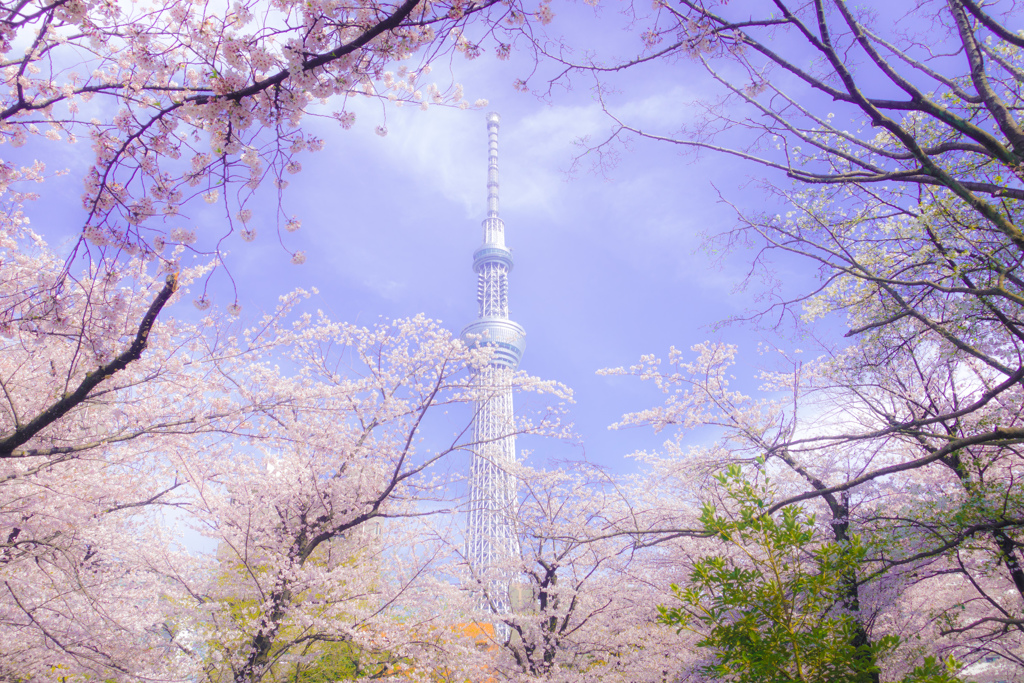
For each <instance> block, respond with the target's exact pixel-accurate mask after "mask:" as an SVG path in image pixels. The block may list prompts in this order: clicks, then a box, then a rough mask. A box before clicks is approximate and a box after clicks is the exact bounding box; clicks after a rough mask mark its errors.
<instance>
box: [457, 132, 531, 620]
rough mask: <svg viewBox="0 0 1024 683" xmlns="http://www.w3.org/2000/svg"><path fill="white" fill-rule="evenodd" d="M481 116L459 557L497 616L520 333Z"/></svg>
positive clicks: (511, 507)
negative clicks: (467, 454)
mask: <svg viewBox="0 0 1024 683" xmlns="http://www.w3.org/2000/svg"><path fill="white" fill-rule="evenodd" d="M500 120H501V119H500V117H499V116H498V115H497V114H496V113H493V112H492V113H490V114H488V115H487V139H488V162H487V218H485V219H484V222H483V228H484V242H483V245H481V246H480V247H479V248H478V249H477V250H476V251H475V252H474V253H473V270H475V271H476V273H477V301H478V302H479V304H480V313H479V317H478V318H477V320H476V321H475V322H473V323H472V324H470V325H469V326H467V327H466V329H465V330H463V331H462V337H463V339H465V340H466V341H467V342H468V343H470V344H481V345H486V346H489V347H491V348H492V349H493V352H494V355H493V356H492V358H491V361H490V363H489V364H488V365H487V367H485V368H481V369H480V370H479V371H478V372H477V373H476V374H475V376H474V378H473V381H474V383H475V384H476V388H477V389H478V390H479V392H480V393H479V396H480V399H479V400H478V402H477V403H476V406H475V408H476V418H475V420H474V424H473V437H474V438H473V441H474V442H475V444H476V447H475V448H474V452H473V461H472V465H471V466H470V478H469V490H470V494H469V496H470V505H469V519H468V524H467V529H466V555H467V558H468V560H469V563H470V566H471V567H472V569H473V572H474V574H475V576H476V577H477V578H478V579H479V580H480V581H481V582H482V583H483V585H484V586H485V587H486V595H483V594H482V595H481V596H480V604H481V606H482V607H484V608H485V609H488V610H490V611H492V612H495V613H497V614H502V613H504V612H506V611H507V610H508V608H509V595H508V586H509V578H510V576H509V570H508V562H509V560H511V559H512V558H514V557H516V556H517V555H518V552H519V540H518V537H517V534H516V525H515V508H516V482H515V477H514V476H512V474H511V473H510V472H509V469H508V468H509V466H510V465H512V464H513V463H514V462H515V460H516V439H515V426H514V416H513V412H512V388H511V379H510V376H511V373H513V372H514V371H515V370H516V368H518V367H519V361H520V359H521V358H522V357H523V351H524V350H525V348H526V331H525V330H524V329H523V327H522V326H521V325H519V324H518V323H516V322H513V321H512V320H509V317H508V273H509V271H510V270H512V252H511V251H509V249H508V247H506V246H505V224H504V223H503V222H502V220H501V218H499V217H498V124H499V122H500Z"/></svg>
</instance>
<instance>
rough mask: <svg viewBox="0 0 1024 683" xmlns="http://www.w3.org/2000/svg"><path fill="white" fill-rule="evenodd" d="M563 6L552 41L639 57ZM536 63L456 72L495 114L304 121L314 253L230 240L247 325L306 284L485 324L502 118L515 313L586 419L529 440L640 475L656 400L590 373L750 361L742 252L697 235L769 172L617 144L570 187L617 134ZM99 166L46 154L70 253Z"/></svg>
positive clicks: (642, 81)
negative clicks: (546, 83)
mask: <svg viewBox="0 0 1024 683" xmlns="http://www.w3.org/2000/svg"><path fill="white" fill-rule="evenodd" d="M562 9H563V10H565V11H564V13H563V14H562V15H561V16H560V17H559V19H558V20H557V21H556V23H555V24H554V25H553V26H552V27H550V31H551V33H552V34H558V33H559V32H560V31H566V30H567V28H568V31H569V32H570V33H571V34H573V35H572V36H570V37H572V38H573V39H575V40H577V41H579V44H581V46H582V47H584V48H585V47H586V46H587V43H588V41H589V42H593V41H596V40H598V39H600V41H601V45H602V47H603V49H605V50H606V51H608V53H609V54H615V53H616V51H617V50H621V53H619V54H625V53H627V52H629V51H630V49H635V48H637V47H639V38H638V37H637V36H635V35H633V34H630V33H628V32H620V31H617V30H616V29H615V28H614V26H615V22H614V21H611V22H598V20H597V19H595V13H594V11H593V10H591V9H590V8H589V7H585V6H582V5H580V6H575V5H573V6H568V7H566V6H563V7H562ZM612 18H613V19H614V17H612ZM601 19H603V20H606V19H608V17H601ZM595 22H597V23H595ZM531 66H532V65H531V63H530V62H529V61H528V59H527V58H526V55H523V54H521V53H520V54H517V55H515V56H514V57H513V59H512V60H511V61H508V62H499V61H497V60H496V59H495V58H494V57H493V56H491V55H486V56H484V57H481V58H479V59H477V60H474V61H472V62H468V61H466V60H464V59H462V58H461V57H459V58H456V59H454V60H453V62H452V67H451V70H452V74H453V76H454V79H455V80H456V81H457V82H459V83H462V84H463V86H464V88H465V92H466V96H467V98H468V99H469V101H474V100H476V99H477V98H486V99H487V100H489V104H488V106H487V107H486V108H484V109H482V110H477V111H462V110H459V109H449V108H442V107H432V108H431V109H430V110H429V111H425V112H424V111H420V110H419V109H418V108H414V107H405V108H395V107H388V108H386V109H385V108H382V107H381V105H380V104H379V103H376V102H373V101H369V100H364V101H362V102H361V103H359V104H357V106H356V110H355V111H356V114H357V120H356V125H355V126H354V127H353V128H352V129H351V130H342V129H341V128H340V127H339V126H337V124H336V123H333V122H331V121H330V120H326V119H315V118H310V119H307V121H306V125H307V127H308V128H310V129H311V131H312V132H313V133H314V134H316V135H319V136H321V137H323V138H324V139H325V140H326V147H325V149H324V150H323V151H321V152H319V153H317V154H312V155H309V154H307V155H305V156H304V157H303V158H302V163H303V171H302V173H300V174H298V175H296V176H293V177H292V183H291V187H290V188H289V189H288V191H287V192H286V196H285V208H286V211H287V212H288V213H294V214H297V215H298V217H299V218H301V220H302V222H303V228H302V230H300V231H298V232H296V233H294V234H288V235H286V239H287V240H288V246H289V248H290V249H292V250H300V249H301V250H304V251H305V252H306V254H307V256H308V260H307V262H306V263H305V264H304V265H301V266H296V265H292V264H290V263H289V255H288V254H287V253H286V252H285V251H284V250H282V249H281V247H280V246H279V245H278V244H277V241H276V237H275V235H274V222H273V217H272V216H271V215H270V212H271V210H272V208H273V203H272V202H269V201H268V202H266V203H265V204H263V206H264V210H265V211H266V212H267V213H266V214H265V215H262V216H260V215H259V209H257V214H258V216H257V219H256V222H255V225H256V227H257V230H258V233H259V235H260V236H259V237H258V238H257V240H256V241H255V242H253V243H244V242H242V241H241V239H240V238H238V236H237V234H236V235H235V236H233V237H231V238H229V240H228V242H227V244H226V248H227V249H228V250H229V251H230V255H229V257H228V266H229V269H230V272H231V277H232V278H233V280H234V282H235V283H236V284H237V288H238V296H239V302H240V303H241V304H242V306H243V310H244V313H243V315H244V316H247V317H248V316H253V317H255V316H256V315H257V314H258V313H259V312H260V311H263V310H266V309H270V308H272V307H273V306H274V305H275V303H276V299H277V297H278V296H279V295H280V294H282V293H284V292H286V291H289V290H290V289H292V288H294V287H304V288H307V289H309V288H312V287H315V288H317V289H318V290H319V296H318V297H317V298H316V299H315V300H314V302H313V305H314V306H316V307H318V308H322V309H323V310H325V311H326V312H328V313H329V314H330V315H331V316H332V317H335V318H337V319H342V320H348V321H352V322H359V323H364V324H371V323H373V322H374V321H375V320H377V319H378V318H380V317H386V318H387V317H404V316H410V315H414V314H417V313H421V312H422V313H425V314H427V315H428V316H430V317H432V318H436V319H440V320H442V321H443V322H444V323H445V324H446V326H448V327H449V328H450V329H452V330H453V331H454V332H456V333H457V332H458V331H459V330H461V329H462V327H463V326H465V325H466V324H467V323H469V322H471V321H472V320H473V319H474V317H475V316H476V302H475V275H474V273H473V272H472V268H471V259H472V256H471V255H472V252H473V250H474V249H475V248H476V247H477V246H478V244H479V243H480V241H481V237H482V231H481V228H480V222H481V220H482V219H483V216H484V212H485V198H486V187H485V180H486V160H487V146H486V140H487V137H486V126H485V121H484V115H485V113H486V112H487V111H497V112H499V113H500V114H501V116H502V124H501V133H500V155H499V165H500V173H501V215H502V217H503V219H504V220H505V224H506V237H507V242H508V244H509V245H510V246H511V247H512V249H513V251H514V254H515V258H516V267H515V269H514V271H513V272H512V275H511V284H510V309H511V317H512V318H513V319H515V320H516V321H518V322H519V323H521V324H522V325H523V326H524V327H525V328H526V330H527V340H528V342H527V343H528V347H527V352H526V356H525V358H524V360H523V363H522V368H523V369H524V370H526V371H528V372H530V373H532V374H535V375H538V376H540V377H542V378H546V379H556V380H559V381H561V382H563V383H565V384H567V385H569V386H570V387H572V388H573V389H574V391H575V392H576V401H577V403H576V406H575V407H574V410H573V416H572V419H573V420H574V422H575V423H576V428H577V432H578V433H579V435H580V442H579V443H577V444H551V443H546V442H539V443H537V442H530V441H529V440H525V441H524V442H523V443H522V444H521V445H522V446H523V447H524V448H527V449H534V450H536V451H537V456H536V460H535V462H537V463H538V464H540V463H541V461H542V460H551V459H556V460H557V459H566V458H567V459H578V458H582V457H586V458H587V459H588V460H590V461H592V462H596V463H599V464H602V465H605V466H608V467H610V468H612V469H616V470H623V469H624V470H628V469H632V467H633V466H632V465H630V464H629V463H628V462H626V461H625V460H624V459H623V456H624V455H626V454H628V453H630V452H632V451H634V450H636V449H638V448H650V447H655V446H656V445H657V444H659V443H660V442H661V441H662V440H663V439H664V436H654V435H652V434H650V433H647V432H643V431H637V430H632V431H630V432H626V433H609V432H608V431H607V430H606V427H607V425H608V424H610V423H611V422H614V421H616V420H617V419H619V417H620V416H621V415H622V414H623V413H624V412H627V411H631V410H637V409H640V408H643V407H647V406H649V405H652V404H654V403H657V402H659V401H660V400H661V399H660V397H659V395H657V394H656V393H655V392H654V391H653V389H652V388H651V387H645V386H643V385H642V384H641V383H640V382H639V381H638V380H634V379H630V378H608V377H598V376H596V375H595V371H596V370H598V369H599V368H603V367H608V366H619V365H629V364H630V363H633V362H635V361H636V360H637V359H638V358H639V356H640V355H641V354H645V353H657V354H659V355H664V354H665V353H666V352H667V349H668V347H669V346H670V345H676V346H678V347H681V348H688V347H689V346H690V345H692V344H694V343H697V342H700V341H702V340H704V339H707V338H709V337H713V338H721V339H725V340H729V341H738V342H740V343H741V346H742V347H743V348H745V349H747V350H748V351H753V349H754V346H755V343H756V342H755V341H753V340H752V339H750V334H749V332H747V331H743V330H742V329H739V328H728V329H726V330H725V331H723V332H719V333H713V332H711V331H709V329H708V326H709V325H711V324H713V323H714V322H716V321H718V320H721V319H722V318H725V317H727V316H730V315H734V314H737V313H740V312H742V311H743V310H744V309H745V308H747V307H749V306H750V305H751V299H750V296H749V295H748V294H736V293H735V292H734V291H733V290H734V287H735V285H736V283H737V282H738V281H739V279H740V278H741V277H742V275H743V274H744V272H745V262H744V257H743V255H742V254H740V255H737V257H736V258H735V259H733V260H731V261H728V262H727V263H726V265H725V266H723V267H719V266H716V265H714V264H712V263H710V259H709V257H708V256H707V255H706V254H704V253H702V252H701V251H700V250H699V246H700V234H701V233H702V232H704V231H711V232H714V231H717V230H719V229H724V228H728V227H729V226H731V225H732V209H730V208H729V207H727V206H724V205H723V204H721V203H720V202H719V201H718V195H717V193H716V190H715V188H718V189H719V190H721V191H722V192H723V193H724V194H725V195H726V196H728V197H729V198H730V199H732V200H734V201H737V202H739V203H740V204H744V205H746V206H756V204H757V202H758V201H759V200H758V197H759V194H758V192H757V191H756V190H755V189H753V188H752V185H751V182H752V179H751V177H750V176H748V175H747V174H749V173H755V174H756V173H758V169H756V168H753V167H743V166H739V165H737V163H736V162H735V161H733V160H730V159H727V158H723V157H715V156H710V157H705V158H703V159H702V160H701V161H699V162H696V163H695V162H692V161H690V160H688V159H684V158H682V157H680V156H679V155H678V154H677V153H676V151H675V150H674V149H672V148H670V147H668V146H666V145H658V144H655V143H637V144H635V145H632V146H630V147H629V148H627V149H620V152H621V158H620V161H619V163H618V164H617V165H616V166H615V167H614V168H611V169H609V170H607V171H606V172H604V173H601V172H596V171H593V170H591V168H590V165H589V164H588V163H587V162H586V161H584V163H583V164H582V167H581V169H580V170H579V172H577V173H575V174H574V176H573V177H570V176H569V174H568V173H567V169H569V168H570V166H571V165H572V163H573V159H574V158H575V157H576V156H578V155H579V154H581V152H582V151H583V148H582V147H580V146H579V145H578V144H577V143H578V141H579V140H580V139H581V138H585V137H586V136H591V139H600V136H601V135H602V134H604V133H606V132H607V131H608V130H609V128H610V121H609V120H608V119H607V118H606V117H605V115H604V114H603V113H602V111H601V108H600V106H599V104H598V103H597V101H596V100H595V98H594V96H593V94H592V92H591V90H590V88H589V87H588V85H587V84H586V83H584V82H580V83H578V84H577V87H576V88H575V89H574V90H571V91H565V90H562V89H559V90H557V91H556V92H555V93H554V94H553V95H552V96H551V97H550V98H547V99H543V98H538V97H537V96H535V95H531V94H523V93H520V92H516V91H515V90H514V89H513V87H512V84H513V81H514V79H515V78H517V77H519V76H523V75H525V74H526V73H528V72H529V70H530V68H531ZM447 75H448V74H447V67H446V66H444V65H440V66H435V70H434V72H433V74H432V77H434V78H437V79H438V81H439V82H442V83H443V81H444V79H446V78H447ZM703 83H704V81H703V80H702V78H700V77H698V72H697V70H696V69H693V68H690V67H689V66H688V65H686V64H677V65H674V66H665V65H658V66H654V67H651V68H646V69H644V70H637V71H633V72H630V73H629V74H628V75H627V76H626V77H624V78H623V79H622V81H621V82H620V83H619V85H621V86H622V91H621V92H619V93H617V94H615V95H614V96H612V98H611V100H610V101H611V103H612V107H613V108H614V110H615V111H616V112H617V113H619V114H622V115H624V116H627V117H628V118H629V119H630V120H631V121H632V122H634V123H639V124H640V125H652V126H658V127H660V128H662V129H667V130H671V129H672V128H673V127H674V126H678V125H679V124H680V123H682V122H683V121H684V120H685V118H686V117H687V116H688V115H689V113H688V112H689V111H690V109H689V108H688V107H687V102H688V101H689V100H690V99H692V98H693V97H695V96H700V95H701V94H702V93H701V88H702V87H704V86H703V85H702V84H703ZM385 120H386V125H387V128H388V131H389V133H388V135H387V136H386V137H380V136H378V135H376V134H375V133H374V128H375V127H376V126H377V125H378V124H381V123H383V122H385ZM54 151H55V150H54V148H52V147H51V149H50V150H48V151H47V153H49V154H51V155H52V153H53V152H54ZM88 152H89V150H88V147H87V145H85V144H80V145H79V147H78V152H77V154H81V155H82V156H76V153H75V152H71V153H68V152H61V154H62V155H64V157H63V158H54V157H53V156H50V157H49V163H50V168H51V170H55V169H56V168H59V165H60V164H61V163H64V162H66V164H67V166H68V167H70V168H71V169H72V173H71V174H69V176H68V177H66V178H64V179H61V180H58V181H55V182H52V183H48V184H47V185H45V186H44V187H43V192H44V200H43V201H41V202H37V203H36V205H35V206H32V207H30V215H31V216H32V218H33V225H34V226H35V227H36V229H39V230H41V231H42V232H43V234H44V235H46V236H47V237H48V238H49V239H50V241H51V242H53V243H55V245H58V249H59V244H60V242H61V240H62V239H63V240H64V243H65V244H66V240H67V235H68V229H69V227H70V228H75V227H77V226H80V222H77V224H76V216H78V215H79V214H80V213H81V211H80V202H79V198H78V193H79V192H80V188H81V184H80V182H81V181H80V178H81V173H77V172H75V169H76V168H81V166H82V164H85V163H88ZM713 184H714V185H713ZM267 194H268V195H270V194H271V193H270V192H268V193H267ZM189 210H190V211H192V212H193V213H192V217H193V218H194V219H195V221H196V223H197V225H198V227H199V228H200V230H202V229H204V224H208V225H209V227H211V228H213V229H215V230H216V231H217V233H218V234H219V233H220V232H221V231H222V229H221V228H220V227H219V226H218V223H219V222H220V221H221V220H222V218H221V217H220V216H218V215H217V212H216V211H215V210H212V209H207V208H206V207H205V206H204V207H190V209H189ZM78 221H80V218H79V219H78ZM212 294H213V298H214V301H215V303H216V304H218V305H220V306H227V305H228V304H230V303H231V299H232V293H231V291H230V282H229V281H228V280H227V278H224V277H218V278H217V279H216V280H215V281H214V285H213V289H212ZM187 306H188V304H187V302H183V303H182V304H178V310H172V311H171V313H172V314H173V315H190V313H189V311H187V310H181V309H182V307H187Z"/></svg>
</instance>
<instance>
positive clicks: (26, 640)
mask: <svg viewBox="0 0 1024 683" xmlns="http://www.w3.org/2000/svg"><path fill="white" fill-rule="evenodd" d="M6 227H7V228H8V229H7V230H6V231H5V232H4V233H3V243H2V254H3V259H4V264H5V265H4V268H3V269H2V278H0V287H2V295H3V297H4V298H5V303H7V305H8V310H9V311H11V312H12V317H11V318H9V320H8V322H7V323H6V324H5V325H4V327H3V334H4V336H3V353H2V354H0V387H2V389H3V404H2V405H3V412H2V414H3V418H2V420H3V422H2V433H0V439H2V440H0V443H2V444H3V451H2V452H0V467H2V470H0V520H2V528H3V534H2V537H0V542H2V544H0V553H2V554H0V581H2V592H0V648H2V650H3V652H4V653H5V654H4V661H3V664H2V667H3V668H2V673H3V675H4V676H7V677H14V678H16V679H18V680H22V679H42V680H48V679H50V678H52V677H53V676H55V675H56V676H60V677H62V678H65V679H67V680H73V679H82V678H99V679H103V680H133V681H137V680H143V679H145V680H149V679H154V678H159V679H162V680H184V679H187V680H202V679H207V680H218V681H219V680H224V679H225V678H231V679H233V680H236V681H260V680H270V679H273V678H274V677H278V676H283V675H285V674H286V673H287V672H291V673H292V674H294V675H296V676H298V675H300V674H301V672H302V671H305V670H308V669H315V667H316V666H317V662H318V661H321V660H322V659H323V657H325V656H327V655H330V654H331V653H334V654H337V653H339V652H341V653H344V656H345V657H347V660H346V661H348V662H349V663H350V664H351V666H352V670H353V671H354V672H355V673H358V674H359V675H373V676H383V675H386V674H389V673H395V671H397V670H399V669H400V668H401V666H400V665H401V663H402V661H403V658H404V657H406V656H407V655H406V653H405V651H404V650H403V647H404V641H403V640H402V638H400V637H398V634H400V633H401V632H402V627H401V624H402V611H403V610H404V609H406V608H407V607H406V606H407V604H408V603H407V601H410V602H411V601H412V597H411V596H413V595H414V594H415V591H416V590H417V589H418V588H417V586H418V583H417V582H421V581H423V580H425V577H426V574H427V570H428V568H429V567H430V566H431V564H432V563H433V562H435V558H434V556H435V555H436V554H437V553H436V552H432V551H431V549H430V546H429V545H424V544H423V543H419V542H418V541H416V539H417V538H420V535H418V532H419V531H420V525H419V522H418V521H417V520H418V519H419V518H420V517H422V516H424V515H427V516H429V515H432V514H439V512H438V511H443V510H444V509H446V508H449V507H451V503H450V502H447V501H448V499H449V498H450V497H451V496H452V495H453V489H452V488H451V487H450V486H448V485H447V477H445V476H438V475H439V474H443V472H442V473H438V474H435V473H436V472H438V465H439V464H440V463H442V462H444V461H445V460H446V459H447V458H448V457H449V456H450V455H451V454H452V453H454V452H455V451H458V450H461V449H464V448H467V447H469V446H471V445H472V444H471V443H470V440H471V436H470V434H471V430H469V429H468V426H469V424H470V421H471V414H470V411H469V410H468V409H466V410H463V411H462V413H461V419H455V420H454V421H453V418H451V417H445V411H446V410H448V409H449V408H451V407H453V406H455V405H457V404H461V403H467V404H470V403H472V402H473V401H476V400H482V399H483V398H484V397H482V396H480V395H478V393H479V390H478V389H477V388H475V387H473V386H471V385H469V386H467V378H468V376H469V368H470V367H471V366H476V365H479V364H481V363H486V362H487V360H488V358H487V354H488V352H487V351H486V350H473V349H469V348H467V347H466V346H465V345H464V344H462V343H461V342H460V341H459V340H457V339H453V338H452V336H451V335H450V334H449V333H448V332H446V331H444V330H442V329H441V328H439V327H438V326H437V325H436V324H434V323H432V322H430V321H428V320H426V319H423V318H414V319H410V320H404V321H397V322H395V323H390V324H381V325H378V326H377V327H375V328H372V329H366V328H359V327H356V326H351V325H344V324H339V323H334V322H331V321H329V320H327V319H326V318H324V317H323V316H322V315H320V314H316V315H313V314H312V313H303V312H301V311H299V310H298V309H297V307H298V306H300V304H301V302H302V301H303V300H304V299H306V298H308V295H306V294H304V293H302V292H296V293H293V294H291V295H288V296H285V297H283V298H282V303H281V305H280V307H279V309H278V310H277V311H275V312H273V313H271V314H268V315H267V316H265V317H264V318H262V319H260V320H258V321H256V323H255V324H253V325H252V326H251V327H249V328H245V329H243V328H241V326H240V324H239V322H238V321H237V319H235V318H232V317H230V316H228V317H225V316H222V315H219V314H214V313H213V312H211V313H210V315H208V316H207V317H205V318H203V319H202V320H200V321H198V322H196V323H186V322H183V321H177V320H173V319H166V320H157V316H158V314H159V312H160V311H161V309H162V307H164V306H165V305H166V304H167V303H168V302H173V301H174V300H175V299H176V298H178V297H181V296H187V289H188V287H189V286H191V285H192V284H194V283H195V282H196V280H197V278H200V277H201V276H202V275H203V272H204V270H205V269H204V268H197V269H195V270H193V271H182V272H180V273H178V274H176V275H172V276H171V277H169V278H167V279H166V281H161V280H159V279H155V278H153V277H152V276H151V275H148V274H147V268H146V266H145V264H144V263H142V262H139V261H135V262H126V263H124V264H122V266H121V268H120V270H119V271H116V272H115V271H106V270H101V271H100V272H99V273H88V272H87V273H85V274H84V275H82V276H76V277H73V278H72V277H70V276H68V275H67V274H66V269H65V261H64V260H63V259H61V258H59V257H57V256H56V255H54V254H52V253H51V252H49V251H48V250H47V248H46V245H45V243H44V242H43V241H42V240H41V239H40V238H38V236H36V235H34V234H33V233H31V231H29V230H28V229H27V228H25V227H24V226H13V225H10V224H7V225H6ZM62 278H63V279H64V281H65V284H64V285H63V286H62V287H55V286H54V285H53V283H54V282H56V281H57V280H59V279H62ZM512 381H513V383H514V385H515V387H516V388H517V389H519V388H521V389H530V390H537V391H542V392H548V391H554V392H556V393H559V392H560V391H561V390H560V389H558V387H557V386H555V385H552V384H545V383H540V382H537V381H536V380H534V379H532V378H530V377H527V376H525V375H516V376H515V377H514V378H512ZM435 422H437V423H438V426H437V427H431V426H430V425H432V424H434V423H435ZM555 425H556V416H553V415H552V416H547V415H545V416H541V418H540V419H538V420H536V422H535V423H534V422H530V421H528V420H526V419H525V418H524V420H523V421H522V422H520V423H518V425H517V427H516V429H517V430H521V431H524V432H525V431H530V432H544V433H546V432H550V431H553V430H555V429H556V426H555ZM438 429H440V430H441V433H442V434H444V433H446V432H447V435H448V436H447V441H443V440H437V439H434V438H432V439H431V440H430V443H429V444H424V443H423V441H422V436H421V435H422V434H423V433H424V430H433V431H431V432H430V433H432V434H435V433H437V430H438ZM183 534H189V536H183ZM199 537H206V538H207V539H208V540H207V541H206V542H205V543H206V546H205V547H207V548H209V551H208V552H202V551H201V550H199V549H198V548H197V546H196V543H197V541H196V540H195V539H197V538H199ZM185 538H191V539H193V540H191V541H190V546H191V547H183V543H184V540H185ZM410 548H413V550H410Z"/></svg>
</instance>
